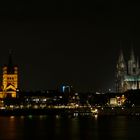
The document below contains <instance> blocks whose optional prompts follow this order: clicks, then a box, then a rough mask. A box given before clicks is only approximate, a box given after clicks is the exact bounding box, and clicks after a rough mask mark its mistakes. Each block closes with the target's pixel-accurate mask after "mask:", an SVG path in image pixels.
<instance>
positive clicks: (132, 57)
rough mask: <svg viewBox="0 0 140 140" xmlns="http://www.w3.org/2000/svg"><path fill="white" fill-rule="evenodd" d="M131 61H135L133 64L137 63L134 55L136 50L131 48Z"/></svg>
mask: <svg viewBox="0 0 140 140" xmlns="http://www.w3.org/2000/svg"><path fill="white" fill-rule="evenodd" d="M130 60H131V61H133V62H135V55H134V49H133V47H132V48H131V55H130Z"/></svg>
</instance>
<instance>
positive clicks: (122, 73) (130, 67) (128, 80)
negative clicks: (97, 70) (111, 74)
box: [116, 49, 140, 93]
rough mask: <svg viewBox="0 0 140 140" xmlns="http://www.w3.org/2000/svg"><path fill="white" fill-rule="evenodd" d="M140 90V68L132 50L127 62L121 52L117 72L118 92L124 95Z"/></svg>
mask: <svg viewBox="0 0 140 140" xmlns="http://www.w3.org/2000/svg"><path fill="white" fill-rule="evenodd" d="M139 88H140V67H139V60H138V58H137V59H136V57H135V55H134V51H133V49H132V51H131V54H130V58H129V60H128V61H127V62H126V61H125V59H124V55H123V52H122V51H121V53H120V55H119V59H118V62H117V70H116V91H117V92H119V93H123V92H125V91H128V90H136V89H139Z"/></svg>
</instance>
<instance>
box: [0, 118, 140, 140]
mask: <svg viewBox="0 0 140 140" xmlns="http://www.w3.org/2000/svg"><path fill="white" fill-rule="evenodd" d="M26 139H30V140H34V139H38V140H103V139H106V140H139V139H140V116H133V117H132V116H131V117H129V116H112V117H111V116H108V117H107V116H106V117H105V116H102V117H97V116H96V117H80V118H79V117H76V118H70V117H59V116H54V117H51V116H26V117H23V116H20V117H12V116H11V117H4V116H0V140H26Z"/></svg>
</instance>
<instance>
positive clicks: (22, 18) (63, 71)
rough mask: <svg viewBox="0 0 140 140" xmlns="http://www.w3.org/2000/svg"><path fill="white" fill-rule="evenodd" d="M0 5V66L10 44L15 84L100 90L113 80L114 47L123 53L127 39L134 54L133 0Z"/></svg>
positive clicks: (116, 52) (127, 48)
mask: <svg viewBox="0 0 140 140" xmlns="http://www.w3.org/2000/svg"><path fill="white" fill-rule="evenodd" d="M2 7H3V8H0V10H1V15H0V25H1V27H0V30H1V32H0V37H1V38H0V42H1V44H0V46H1V54H0V66H1V67H2V65H3V64H5V63H7V61H6V59H7V57H8V51H9V49H12V50H13V52H14V54H13V55H14V56H13V57H14V63H15V64H18V65H19V74H20V78H19V79H20V88H21V89H29V90H40V89H56V88H57V86H59V85H60V84H63V83H64V84H70V85H72V86H73V87H74V88H76V90H80V91H88V90H91V91H99V90H103V91H106V90H107V89H109V88H113V87H112V85H114V80H115V68H116V61H117V59H118V55H119V52H120V47H122V49H123V50H124V53H125V54H126V55H127V56H128V57H129V54H130V50H131V44H133V46H134V51H135V53H136V56H140V54H139V52H140V48H139V46H140V41H139V30H140V29H139V21H138V19H139V5H137V3H133V2H131V3H125V2H124V3H123V2H119V1H117V2H113V1H112V2H108V3H105V2H104V1H101V2H93V3H91V4H88V3H87V2H85V3H82V2H78V1H77V2H75V3H74V1H71V2H70V3H68V2H64V1H61V2H60V3H58V2H56V1H53V2H48V3H47V5H46V4H45V3H44V5H43V4H42V3H41V2H38V3H37V2H36V1H34V3H30V2H28V4H26V3H24V2H23V3H22V1H20V2H16V1H13V2H12V3H11V2H10V3H6V2H3V4H2ZM11 7H12V8H11ZM120 43H121V46H120ZM0 71H2V70H0Z"/></svg>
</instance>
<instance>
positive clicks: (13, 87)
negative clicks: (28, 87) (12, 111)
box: [0, 53, 18, 98]
mask: <svg viewBox="0 0 140 140" xmlns="http://www.w3.org/2000/svg"><path fill="white" fill-rule="evenodd" d="M2 70H3V73H2V87H1V92H0V98H6V97H12V98H16V96H17V89H18V67H17V66H16V65H14V64H13V62H12V54H11V53H9V60H8V64H7V65H4V66H3V69H2Z"/></svg>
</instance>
